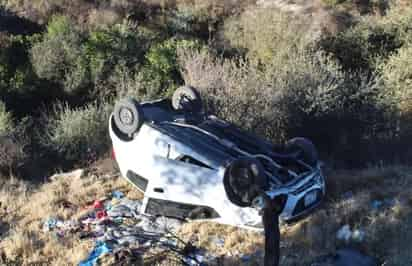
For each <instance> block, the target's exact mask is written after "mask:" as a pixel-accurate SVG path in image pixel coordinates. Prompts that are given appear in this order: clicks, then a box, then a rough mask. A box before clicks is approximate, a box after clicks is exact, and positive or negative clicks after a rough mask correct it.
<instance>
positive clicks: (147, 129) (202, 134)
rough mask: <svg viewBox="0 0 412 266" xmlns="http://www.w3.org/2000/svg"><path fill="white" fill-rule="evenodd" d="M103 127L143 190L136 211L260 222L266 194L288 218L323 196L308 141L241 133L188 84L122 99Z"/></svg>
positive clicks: (124, 172) (257, 224)
mask: <svg viewBox="0 0 412 266" xmlns="http://www.w3.org/2000/svg"><path fill="white" fill-rule="evenodd" d="M109 128H110V137H111V140H112V143H113V154H114V157H115V159H116V161H117V163H118V165H119V168H120V170H121V173H122V175H123V176H124V177H125V178H126V179H127V180H128V181H130V182H131V183H132V184H133V185H134V186H136V187H137V188H138V189H139V190H141V191H142V192H143V193H144V200H143V205H142V208H143V209H142V210H141V211H142V212H143V213H146V214H149V215H162V216H170V217H175V218H180V219H212V220H214V221H217V222H221V223H225V224H230V225H235V226H243V227H249V228H250V227H253V228H261V226H262V225H261V223H262V219H261V217H260V214H259V211H260V209H261V208H262V207H263V205H264V203H265V202H266V201H267V200H270V201H272V202H275V204H274V206H276V208H277V211H278V213H279V214H280V218H281V219H282V220H284V221H285V222H292V221H295V220H297V219H299V218H301V217H303V216H306V215H307V214H309V213H310V212H312V211H313V210H314V209H315V208H316V207H317V206H318V205H319V203H320V202H321V201H322V199H323V197H324V195H325V182H324V177H323V175H322V172H321V168H320V163H319V161H318V156H317V152H316V149H315V147H314V146H313V144H312V143H311V142H310V141H309V140H307V139H304V138H295V139H292V140H290V141H289V142H287V143H286V144H285V145H278V146H276V145H273V144H272V143H270V142H268V141H265V140H263V139H261V138H258V137H256V136H253V135H251V134H248V133H246V132H244V131H242V130H240V129H238V128H237V127H235V126H234V125H232V124H229V123H227V122H225V121H222V120H220V119H218V118H217V117H215V116H212V115H206V114H205V113H203V111H202V102H201V99H200V96H199V94H198V92H197V91H196V90H195V89H193V88H191V87H181V88H179V89H178V90H176V92H175V93H174V95H173V98H172V99H171V100H170V99H163V100H158V101H152V102H145V103H138V102H136V101H135V100H134V99H123V100H121V101H119V102H118V103H117V104H116V105H115V109H114V111H113V113H112V115H111V117H110V122H109ZM271 206H272V205H271Z"/></svg>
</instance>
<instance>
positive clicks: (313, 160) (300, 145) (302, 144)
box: [286, 137, 319, 166]
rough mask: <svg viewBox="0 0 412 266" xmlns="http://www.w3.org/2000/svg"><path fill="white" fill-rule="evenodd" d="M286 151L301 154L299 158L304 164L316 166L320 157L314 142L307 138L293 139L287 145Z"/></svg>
mask: <svg viewBox="0 0 412 266" xmlns="http://www.w3.org/2000/svg"><path fill="white" fill-rule="evenodd" d="M286 150H288V151H292V152H300V155H299V156H298V158H299V159H301V160H302V161H303V162H305V163H307V164H309V165H311V166H316V164H317V162H318V160H319V156H318V151H317V150H316V147H315V145H314V144H313V143H312V141H310V140H308V139H306V138H301V137H299V138H293V139H291V140H289V141H288V142H287V143H286Z"/></svg>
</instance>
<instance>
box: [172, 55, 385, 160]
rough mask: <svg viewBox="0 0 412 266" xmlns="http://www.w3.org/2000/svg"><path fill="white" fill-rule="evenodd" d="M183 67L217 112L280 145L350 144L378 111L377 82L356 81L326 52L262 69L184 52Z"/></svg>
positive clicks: (292, 57)
mask: <svg viewBox="0 0 412 266" xmlns="http://www.w3.org/2000/svg"><path fill="white" fill-rule="evenodd" d="M180 64H181V67H182V76H183V78H184V80H185V82H186V83H187V84H190V85H192V86H194V87H196V88H198V89H199V90H200V91H201V92H202V93H203V95H204V98H205V99H206V101H207V103H208V107H209V108H210V109H211V111H212V112H213V113H216V114H217V115H218V116H220V117H222V118H224V119H227V120H229V121H231V122H234V123H235V124H238V125H240V126H242V127H243V128H245V129H247V130H253V131H254V132H256V133H259V134H261V135H265V136H266V137H268V138H271V139H272V140H274V141H276V142H279V141H284V140H286V139H287V138H289V137H291V136H296V135H305V136H310V137H313V139H314V140H315V141H316V142H317V141H319V142H320V143H324V144H325V146H329V144H331V145H347V143H348V142H349V141H353V139H360V138H362V137H363V136H364V135H366V134H370V133H368V130H371V128H368V127H367V126H368V125H367V124H365V123H363V121H365V120H367V119H370V121H373V120H371V119H373V118H374V117H373V115H375V114H376V112H378V111H377V110H374V108H375V105H374V104H375V103H374V101H375V99H374V97H375V94H376V91H375V89H376V88H375V87H374V84H373V83H372V82H371V81H368V80H365V81H361V82H360V84H355V83H352V82H353V81H354V79H353V80H352V79H351V77H350V76H348V75H346V74H344V73H342V72H341V71H340V70H339V68H338V66H337V65H336V64H335V63H334V62H333V61H331V60H329V59H328V58H327V57H324V56H323V55H322V54H317V53H313V54H312V53H308V52H305V51H299V52H297V53H294V54H292V55H290V58H289V59H288V60H283V62H282V64H280V63H279V61H277V58H273V61H270V62H268V63H267V65H266V67H265V68H263V70H262V69H261V68H260V67H257V66H255V65H254V64H250V63H249V62H248V61H245V60H242V59H239V60H233V59H232V60H224V59H219V58H217V57H216V56H214V55H213V54H212V53H210V52H207V51H201V52H197V51H187V50H183V51H180ZM376 108H377V107H376ZM362 110H365V111H362ZM367 110H368V111H367ZM367 116H369V117H367ZM320 123H322V127H321V128H319V127H318V126H316V125H317V124H320ZM355 125H356V126H355ZM354 127H356V130H354ZM337 132H338V134H337ZM349 136H352V138H353V139H351V138H349ZM332 139H333V142H331V143H327V144H326V142H325V140H326V141H327V140H332ZM338 143H339V144H338ZM332 147H333V146H332ZM338 152H341V153H343V151H342V149H340V151H338Z"/></svg>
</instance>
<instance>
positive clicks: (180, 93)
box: [172, 86, 203, 113]
mask: <svg viewBox="0 0 412 266" xmlns="http://www.w3.org/2000/svg"><path fill="white" fill-rule="evenodd" d="M172 106H173V108H174V109H175V110H181V111H185V112H191V113H199V112H201V111H202V109H203V105H202V100H201V97H200V94H199V92H198V91H197V90H196V89H194V88H193V87H190V86H182V87H179V88H178V89H177V90H176V91H175V92H174V93H173V96H172Z"/></svg>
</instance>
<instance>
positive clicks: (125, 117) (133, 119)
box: [113, 98, 144, 137]
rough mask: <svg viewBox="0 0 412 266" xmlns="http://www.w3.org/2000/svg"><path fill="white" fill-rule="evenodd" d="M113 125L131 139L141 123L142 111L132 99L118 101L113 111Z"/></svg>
mask: <svg viewBox="0 0 412 266" xmlns="http://www.w3.org/2000/svg"><path fill="white" fill-rule="evenodd" d="M113 116H114V123H115V125H116V127H117V128H118V129H119V130H120V132H122V133H123V134H126V135H128V136H129V137H131V136H132V135H133V133H135V132H137V131H138V130H139V129H140V127H141V125H142V123H143V120H144V118H143V111H142V110H141V107H140V105H139V103H138V102H137V101H136V100H135V99H132V98H126V99H122V100H120V101H118V102H117V103H116V104H115V106H114V111H113Z"/></svg>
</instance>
